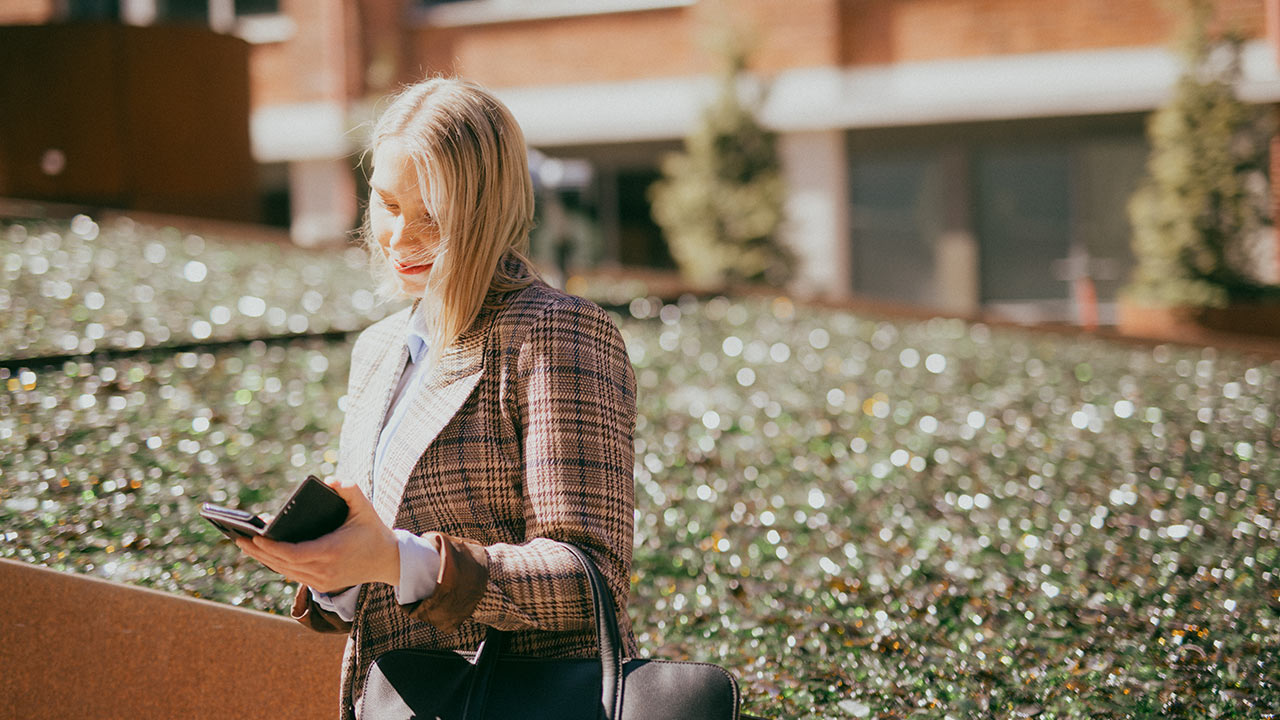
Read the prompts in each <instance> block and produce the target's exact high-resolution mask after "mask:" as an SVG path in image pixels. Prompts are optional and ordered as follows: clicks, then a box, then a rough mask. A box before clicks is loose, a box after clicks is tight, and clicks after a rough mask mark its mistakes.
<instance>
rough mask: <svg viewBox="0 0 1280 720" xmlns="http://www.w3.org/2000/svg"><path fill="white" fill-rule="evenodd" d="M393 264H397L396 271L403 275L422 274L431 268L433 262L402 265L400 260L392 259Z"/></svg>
mask: <svg viewBox="0 0 1280 720" xmlns="http://www.w3.org/2000/svg"><path fill="white" fill-rule="evenodd" d="M391 264H392V265H394V266H395V269H396V272H398V273H400V274H401V275H421V274H422V273H424V272H426V271H428V270H430V269H431V263H427V264H426V265H401V264H400V263H399V262H397V261H395V260H392V261H391Z"/></svg>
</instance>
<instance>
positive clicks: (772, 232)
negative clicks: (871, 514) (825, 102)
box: [649, 43, 794, 288]
mask: <svg viewBox="0 0 1280 720" xmlns="http://www.w3.org/2000/svg"><path fill="white" fill-rule="evenodd" d="M728 47H729V49H728V50H727V51H726V53H725V57H726V68H725V71H724V72H723V74H722V78H721V85H720V92H719V95H718V97H717V98H716V100H715V102H714V103H713V104H712V105H711V106H710V107H708V108H707V109H706V111H705V112H704V113H703V116H702V119H701V122H700V124H699V125H698V127H697V128H695V129H694V131H693V132H692V133H691V134H690V135H689V136H688V137H687V138H686V139H685V143H684V151H683V152H680V153H673V154H671V155H669V156H667V157H666V158H665V159H664V161H663V163H662V170H663V176H664V177H663V179H661V180H659V181H657V182H656V183H654V184H653V186H652V187H651V188H650V190H649V198H650V201H651V202H652V205H653V216H654V220H656V221H657V223H658V224H659V225H660V226H661V227H662V229H663V231H664V234H665V235H666V238H667V243H668V245H669V247H670V250H671V255H672V257H673V258H675V260H676V263H677V265H678V266H679V267H680V271H681V274H682V275H683V276H684V277H685V279H686V280H687V281H689V282H690V283H692V284H693V285H695V286H697V287H702V288H714V287H723V286H725V285H729V284H734V283H738V282H767V283H770V284H775V285H780V284H783V283H785V282H786V281H787V280H788V279H790V277H791V272H792V266H793V264H794V259H793V257H792V255H791V253H790V252H789V251H788V250H787V249H786V248H785V247H784V246H783V245H782V244H781V243H780V241H779V239H778V238H777V231H778V229H779V227H780V226H781V224H782V221H783V205H784V203H785V201H786V188H785V186H784V183H783V180H782V172H781V167H780V163H779V160H778V151H777V137H776V135H775V134H774V133H772V132H770V131H768V130H767V129H765V128H764V127H763V126H761V125H760V123H759V121H758V120H757V119H756V113H757V110H758V108H759V98H757V99H756V101H755V102H752V103H748V102H744V100H743V93H742V86H743V83H741V82H740V80H741V79H742V78H743V77H744V73H745V70H746V53H745V51H744V50H742V48H741V46H740V45H739V44H737V43H730V44H729V45H728Z"/></svg>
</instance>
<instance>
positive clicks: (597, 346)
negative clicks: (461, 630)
mask: <svg viewBox="0 0 1280 720" xmlns="http://www.w3.org/2000/svg"><path fill="white" fill-rule="evenodd" d="M515 371H516V375H515V377H516V383H515V388H514V390H515V395H514V398H513V399H514V400H515V403H514V405H515V407H514V410H513V415H514V416H515V418H516V420H517V423H516V425H517V430H518V432H519V433H520V435H521V445H522V449H523V467H524V473H523V478H522V481H523V485H522V497H523V502H524V520H525V537H526V538H529V539H528V540H527V541H525V542H523V543H520V544H494V545H487V546H485V547H484V555H485V561H486V564H487V569H488V573H487V574H488V578H487V582H486V584H485V587H484V592H483V594H482V595H481V596H480V597H479V600H478V602H477V604H476V606H475V610H474V612H473V613H472V616H471V619H472V620H475V621H476V622H479V623H482V624H485V625H490V626H492V627H495V628H498V629H500V630H527V629H538V630H576V629H581V628H584V627H587V626H589V624H590V622H591V616H592V608H591V596H590V589H589V586H588V584H587V579H586V575H585V572H584V571H583V570H582V568H581V566H580V565H579V564H578V561H577V560H576V559H575V558H574V556H573V555H572V554H571V553H570V552H569V551H568V550H566V549H565V548H564V547H563V546H562V545H560V544H559V543H560V541H566V542H571V543H573V544H575V545H577V546H578V547H579V548H581V549H582V550H583V551H584V552H586V553H587V554H588V555H589V556H591V559H592V560H594V561H595V563H596V565H597V567H599V569H600V571H601V573H602V574H603V575H604V577H605V579H606V581H607V583H608V585H609V589H610V590H611V591H612V593H613V596H614V597H613V599H614V604H615V606H616V607H617V610H618V613H619V617H620V618H625V617H626V598H627V593H628V592H629V590H630V575H631V551H632V543H633V529H634V527H633V526H634V522H635V518H634V513H635V499H634V481H633V475H632V473H633V463H634V454H635V447H634V432H635V421H636V404H635V402H636V391H635V377H634V374H633V371H632V368H631V362H630V360H629V359H628V357H627V352H626V347H625V345H624V344H623V342H622V336H621V335H620V334H619V332H618V329H617V327H616V326H615V325H614V324H613V321H612V319H610V317H609V315H608V314H607V313H605V311H604V310H602V309H600V307H599V306H597V305H595V304H594V303H591V302H588V301H586V300H582V299H581V298H575V297H571V296H570V297H565V298H563V299H561V300H560V301H559V302H557V303H556V304H554V305H552V306H551V307H549V308H548V309H547V310H545V311H543V313H542V315H541V317H540V318H538V319H537V320H536V321H535V322H534V323H533V325H532V326H531V327H530V329H529V332H528V334H527V335H526V337H525V340H524V342H523V343H522V344H521V347H520V352H519V355H518V360H517V365H516V368H515Z"/></svg>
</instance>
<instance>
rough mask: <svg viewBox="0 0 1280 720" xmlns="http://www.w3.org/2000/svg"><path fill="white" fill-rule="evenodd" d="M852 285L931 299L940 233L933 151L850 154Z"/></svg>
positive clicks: (878, 293) (875, 293)
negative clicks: (852, 155)
mask: <svg viewBox="0 0 1280 720" xmlns="http://www.w3.org/2000/svg"><path fill="white" fill-rule="evenodd" d="M850 180H851V182H850V185H851V191H852V196H853V207H852V210H851V217H850V220H851V221H852V226H853V228H852V229H853V258H854V264H853V274H854V290H855V291H856V292H858V293H859V294H863V295H870V296H872V297H877V298H883V299H885V300H893V301H896V302H903V303H910V304H915V305H932V304H933V303H934V302H935V288H936V285H937V283H936V281H935V277H934V276H935V266H936V262H935V259H934V258H935V255H936V243H937V238H938V236H939V235H940V234H941V233H942V229H943V228H942V223H943V215H942V210H943V203H942V199H943V198H942V184H941V163H940V160H939V158H938V156H937V154H936V153H928V152H919V153H917V152H901V153H895V152H890V153H875V154H867V155H861V156H858V157H855V158H854V161H853V167H852V170H851V177H850Z"/></svg>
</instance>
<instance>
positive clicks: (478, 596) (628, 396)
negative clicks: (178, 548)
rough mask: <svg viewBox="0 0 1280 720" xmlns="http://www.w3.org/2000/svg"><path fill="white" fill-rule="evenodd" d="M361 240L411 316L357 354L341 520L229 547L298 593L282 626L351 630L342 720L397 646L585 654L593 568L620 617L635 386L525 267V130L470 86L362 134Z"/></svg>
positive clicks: (583, 317)
mask: <svg viewBox="0 0 1280 720" xmlns="http://www.w3.org/2000/svg"><path fill="white" fill-rule="evenodd" d="M372 152H373V175H372V176H371V178H370V184H371V186H372V191H371V194H370V208H369V215H368V217H369V219H368V223H367V225H366V228H365V233H364V234H365V241H366V243H367V244H368V246H369V249H370V253H371V255H372V256H373V257H372V259H373V262H374V264H375V266H377V267H378V268H380V269H381V272H383V273H384V274H385V275H386V279H387V283H388V284H389V285H390V286H391V288H392V289H393V290H394V291H395V292H397V293H399V294H401V295H404V296H406V297H408V298H412V299H413V304H412V306H411V307H409V308H407V309H405V310H403V311H401V312H399V313H396V314H394V315H392V316H390V317H388V318H386V319H384V320H382V321H380V322H377V323H375V324H374V325H372V326H370V327H369V328H368V329H367V330H365V331H364V332H363V333H361V334H360V337H359V338H358V339H357V340H356V343H355V347H354V349H353V350H352V357H351V375H350V379H349V384H348V390H347V415H346V419H345V422H344V424H343V428H342V434H341V437H340V441H339V461H338V470H337V477H336V478H335V479H330V480H329V481H327V482H329V483H330V485H331V486H332V487H334V488H335V489H336V490H337V491H338V492H339V493H340V494H341V495H342V496H343V498H344V499H346V501H347V504H348V505H349V506H350V515H349V517H348V519H347V521H346V523H345V524H344V525H343V526H342V527H341V528H339V529H338V530H335V531H334V532H332V533H330V534H329V535H326V536H324V537H322V538H320V539H318V540H315V541H312V542H305V543H298V544H287V543H278V542H272V541H269V540H265V539H262V538H258V539H255V540H253V541H252V542H250V541H247V540H241V541H239V542H238V544H239V545H240V547H241V548H242V549H243V550H244V552H246V553H247V554H249V555H251V556H253V557H254V558H257V559H258V560H260V561H261V562H263V563H264V564H266V565H267V566H269V567H271V568H272V569H274V570H276V571H278V572H280V573H282V574H283V575H285V576H286V577H287V578H289V579H290V580H293V581H296V582H299V583H301V587H300V588H299V591H298V594H297V597H296V598H295V602H294V606H293V616H294V617H295V618H296V619H297V620H298V621H300V622H301V623H303V624H304V625H307V626H309V627H311V628H314V629H316V630H319V631H322V632H349V633H350V636H349V638H348V640H347V649H346V655H345V659H344V663H343V677H342V715H343V717H352V716H353V715H358V714H359V712H360V697H361V693H362V691H363V685H364V681H365V676H366V673H367V672H368V669H369V665H370V663H371V662H372V661H373V660H374V658H376V657H377V656H378V655H380V654H382V653H384V652H386V651H388V650H392V649H398V648H409V647H413V648H450V649H455V650H474V649H475V648H476V647H477V646H478V645H479V644H480V641H481V639H482V638H483V637H484V633H485V629H486V627H487V626H492V627H495V628H498V629H501V630H508V631H513V634H512V636H511V639H510V643H509V645H508V647H509V650H510V652H512V653H514V654H523V655H537V656H544V657H595V656H596V650H595V631H594V628H593V626H592V625H591V604H590V603H591V598H590V591H589V589H588V586H587V582H586V576H585V573H584V572H583V570H582V569H581V567H580V566H579V565H578V563H577V561H576V560H575V559H574V557H573V555H571V554H570V553H569V551H568V550H566V549H565V548H564V547H563V546H562V545H561V544H560V543H561V541H564V542H570V543H573V544H575V545H577V546H578V547H579V548H581V549H582V550H583V551H585V552H586V553H587V554H588V555H590V556H591V558H592V559H593V560H594V561H595V562H596V565H597V566H598V567H599V568H600V570H601V572H602V573H603V574H604V576H605V578H606V579H607V581H608V585H609V589H610V590H611V591H612V593H613V600H614V603H615V605H616V607H617V610H618V618H619V621H620V622H621V623H622V628H623V637H624V643H625V645H626V647H625V648H624V652H625V654H627V655H634V654H635V638H634V636H633V635H632V633H631V629H630V623H629V622H628V620H627V612H626V600H627V592H628V588H629V579H630V573H631V547H632V523H633V507H634V502H633V486H632V463H633V445H632V433H633V431H634V427H635V380H634V377H633V375H632V370H631V365H630V362H629V361H628V359H627V354H626V349H625V347H624V346H623V343H622V339H621V337H620V336H619V334H618V330H617V328H616V327H615V326H614V325H613V323H612V321H611V320H610V319H609V317H608V315H607V314H606V313H605V312H604V311H603V310H601V309H600V308H599V307H597V306H596V305H594V304H592V303H590V302H588V301H586V300H582V299H580V298H576V297H572V296H569V295H565V294H563V293H561V292H558V291H556V290H554V289H552V288H550V287H548V286H547V285H545V284H544V283H542V282H540V281H538V280H537V279H536V278H534V277H533V276H532V274H531V273H530V270H529V268H528V267H527V265H526V263H525V260H524V259H523V255H522V253H523V252H524V251H525V248H526V247H527V243H528V233H529V229H530V227H531V226H532V220H533V186H532V181H531V179H530V177H529V169H528V162H527V158H526V148H525V144H524V137H523V134H522V133H521V131H520V128H519V127H518V126H517V125H516V123H515V120H514V119H513V118H512V116H511V114H510V112H509V111H508V110H507V109H506V107H504V106H503V105H502V104H501V103H500V102H499V101H498V100H497V99H495V98H494V97H493V96H491V95H490V94H488V93H487V92H485V91H484V90H482V89H480V88H478V87H477V86H475V85H472V84H470V83H466V82H462V81H458V80H447V79H433V80H428V81H426V82H422V83H419V84H417V85H414V86H412V87H410V88H408V89H407V90H406V91H404V92H403V93H402V94H401V95H399V96H398V97H397V98H396V99H395V101H394V102H393V103H392V105H391V106H390V108H389V109H388V110H387V111H386V113H385V114H384V115H383V116H382V118H381V119H380V120H379V122H378V124H377V126H376V128H375V130H374V136H373V142H372Z"/></svg>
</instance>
